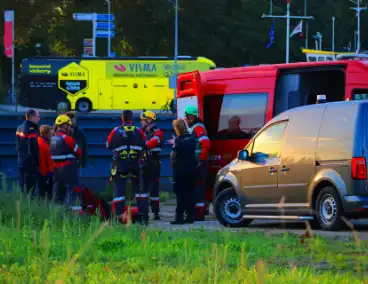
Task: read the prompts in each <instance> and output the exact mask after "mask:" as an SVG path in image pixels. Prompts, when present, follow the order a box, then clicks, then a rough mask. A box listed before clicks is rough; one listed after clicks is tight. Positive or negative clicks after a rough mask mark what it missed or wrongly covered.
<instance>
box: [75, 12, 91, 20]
mask: <svg viewBox="0 0 368 284" xmlns="http://www.w3.org/2000/svg"><path fill="white" fill-rule="evenodd" d="M93 18H94V14H93V13H92V14H91V13H90V14H85V13H76V14H73V19H74V20H75V21H93Z"/></svg>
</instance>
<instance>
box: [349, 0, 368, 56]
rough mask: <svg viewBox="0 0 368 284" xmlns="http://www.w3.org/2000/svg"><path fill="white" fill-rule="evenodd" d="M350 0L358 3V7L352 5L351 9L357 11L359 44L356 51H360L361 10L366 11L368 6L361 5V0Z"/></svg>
mask: <svg viewBox="0 0 368 284" xmlns="http://www.w3.org/2000/svg"><path fill="white" fill-rule="evenodd" d="M349 1H350V2H352V3H354V4H355V5H356V7H351V8H350V9H352V10H354V11H355V12H356V17H357V26H358V28H357V44H356V53H359V52H360V12H361V11H366V10H367V7H366V6H365V7H361V6H360V3H361V0H356V1H355V0H349Z"/></svg>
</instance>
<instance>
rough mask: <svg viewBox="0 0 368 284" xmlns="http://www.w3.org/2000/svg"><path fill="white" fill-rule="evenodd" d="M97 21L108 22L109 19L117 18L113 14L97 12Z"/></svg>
mask: <svg viewBox="0 0 368 284" xmlns="http://www.w3.org/2000/svg"><path fill="white" fill-rule="evenodd" d="M96 20H97V21H102V22H108V21H114V20H115V15H113V14H97V19H96Z"/></svg>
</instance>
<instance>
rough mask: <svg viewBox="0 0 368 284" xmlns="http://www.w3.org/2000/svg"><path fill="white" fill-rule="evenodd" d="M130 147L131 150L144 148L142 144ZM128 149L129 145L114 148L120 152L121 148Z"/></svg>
mask: <svg viewBox="0 0 368 284" xmlns="http://www.w3.org/2000/svg"><path fill="white" fill-rule="evenodd" d="M129 148H130V149H131V150H138V151H142V150H143V148H142V147H141V146H130V147H129ZM126 149H128V145H123V146H120V147H117V148H115V149H114V151H116V152H119V151H121V150H126Z"/></svg>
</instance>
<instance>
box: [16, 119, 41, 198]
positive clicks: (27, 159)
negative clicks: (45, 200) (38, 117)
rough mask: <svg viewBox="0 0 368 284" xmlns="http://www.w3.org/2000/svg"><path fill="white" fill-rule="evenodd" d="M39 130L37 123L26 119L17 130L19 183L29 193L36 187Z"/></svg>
mask: <svg viewBox="0 0 368 284" xmlns="http://www.w3.org/2000/svg"><path fill="white" fill-rule="evenodd" d="M38 136H39V130H38V126H37V124H34V123H33V122H31V121H29V120H26V121H25V122H23V123H22V124H21V125H20V126H19V127H18V128H17V132H16V140H15V145H16V151H17V155H18V160H17V164H18V168H19V183H20V187H21V190H22V191H23V190H24V189H26V192H27V193H29V192H30V191H31V190H34V189H35V187H36V181H37V173H38V163H39V149H38V142H37V138H38Z"/></svg>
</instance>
